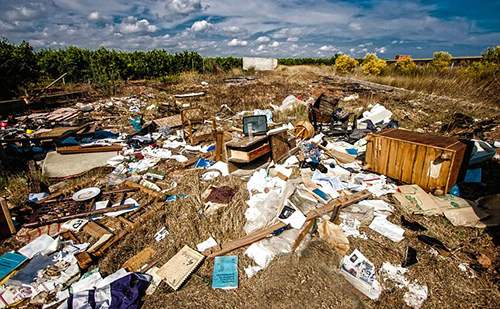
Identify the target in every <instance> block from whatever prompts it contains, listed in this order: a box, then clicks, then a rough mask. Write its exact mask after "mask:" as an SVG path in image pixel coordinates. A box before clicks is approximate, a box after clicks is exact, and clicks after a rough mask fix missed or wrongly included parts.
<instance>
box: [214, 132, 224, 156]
mask: <svg viewBox="0 0 500 309" xmlns="http://www.w3.org/2000/svg"><path fill="white" fill-rule="evenodd" d="M223 148H224V131H217V133H216V134H215V161H221V160H222V154H223V153H224V149H223Z"/></svg>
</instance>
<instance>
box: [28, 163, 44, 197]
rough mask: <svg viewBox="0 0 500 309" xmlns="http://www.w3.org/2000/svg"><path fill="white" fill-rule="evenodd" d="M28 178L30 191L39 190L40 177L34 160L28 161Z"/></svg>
mask: <svg viewBox="0 0 500 309" xmlns="http://www.w3.org/2000/svg"><path fill="white" fill-rule="evenodd" d="M28 180H29V181H28V185H29V189H30V192H41V187H40V177H39V175H38V169H37V167H36V163H35V161H34V160H29V161H28Z"/></svg>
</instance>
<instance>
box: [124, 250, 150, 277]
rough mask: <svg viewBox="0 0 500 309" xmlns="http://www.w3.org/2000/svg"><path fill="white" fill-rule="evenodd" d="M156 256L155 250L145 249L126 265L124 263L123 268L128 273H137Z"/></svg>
mask: <svg viewBox="0 0 500 309" xmlns="http://www.w3.org/2000/svg"><path fill="white" fill-rule="evenodd" d="M155 254H156V250H155V249H153V248H149V247H148V248H145V249H143V250H142V251H141V252H139V253H137V254H136V255H134V256H133V257H131V258H130V259H128V260H127V261H126V262H125V263H123V265H122V268H125V269H126V270H128V271H132V272H133V271H137V270H139V268H141V266H142V265H144V264H146V263H147V262H148V261H149V260H151V258H152V257H153V256H154V255H155Z"/></svg>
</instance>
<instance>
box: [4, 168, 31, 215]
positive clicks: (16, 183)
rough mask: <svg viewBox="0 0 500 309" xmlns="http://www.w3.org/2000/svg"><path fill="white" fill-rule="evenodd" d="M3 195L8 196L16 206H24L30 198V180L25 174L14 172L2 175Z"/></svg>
mask: <svg viewBox="0 0 500 309" xmlns="http://www.w3.org/2000/svg"><path fill="white" fill-rule="evenodd" d="M0 184H1V185H2V187H1V192H2V195H6V196H7V197H8V200H9V202H10V203H11V204H12V205H14V206H16V207H19V206H23V205H24V203H26V201H27V200H28V194H29V193H30V192H29V189H28V180H27V178H26V176H25V175H24V174H13V175H10V176H2V177H0Z"/></svg>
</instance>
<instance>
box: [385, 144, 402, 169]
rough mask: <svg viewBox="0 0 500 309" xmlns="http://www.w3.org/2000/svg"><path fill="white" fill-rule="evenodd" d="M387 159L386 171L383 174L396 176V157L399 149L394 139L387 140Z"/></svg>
mask: <svg viewBox="0 0 500 309" xmlns="http://www.w3.org/2000/svg"><path fill="white" fill-rule="evenodd" d="M389 145H390V146H389V152H388V156H389V159H388V161H387V172H386V173H385V175H387V176H389V177H392V178H396V158H397V156H398V151H399V142H398V141H396V140H389Z"/></svg>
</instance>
